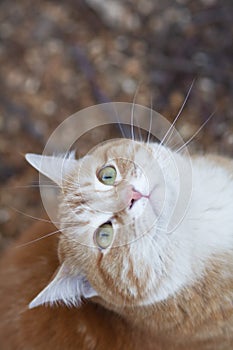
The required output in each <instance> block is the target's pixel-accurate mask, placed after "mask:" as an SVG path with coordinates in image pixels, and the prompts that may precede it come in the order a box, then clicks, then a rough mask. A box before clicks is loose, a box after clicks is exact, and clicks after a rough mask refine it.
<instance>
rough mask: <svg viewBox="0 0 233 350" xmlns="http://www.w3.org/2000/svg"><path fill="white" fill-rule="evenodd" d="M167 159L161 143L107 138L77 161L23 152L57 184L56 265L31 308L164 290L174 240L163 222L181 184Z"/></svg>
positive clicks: (134, 297) (127, 300) (149, 296)
mask: <svg viewBox="0 0 233 350" xmlns="http://www.w3.org/2000/svg"><path fill="white" fill-rule="evenodd" d="M172 157H173V155H171V153H170V151H169V150H167V149H166V148H165V147H163V146H162V147H160V146H159V145H157V144H145V143H142V142H136V141H132V140H127V139H120V140H111V141H108V142H105V143H103V144H102V145H99V146H97V147H96V148H95V149H94V150H92V151H91V152H90V153H89V154H88V155H86V156H85V157H83V158H82V159H79V160H76V159H74V156H73V154H71V156H69V157H66V158H64V157H54V156H51V157H50V156H40V155H34V154H28V155H27V156H26V158H27V160H28V161H29V162H30V163H31V164H32V165H33V166H34V167H35V168H36V169H38V170H39V171H40V172H41V173H43V174H44V175H46V176H47V177H49V178H50V179H52V180H53V181H54V182H56V183H57V184H58V185H59V187H60V188H61V195H60V214H59V221H60V223H59V228H60V230H61V234H60V236H59V238H60V240H59V252H58V253H59V258H60V262H61V265H60V268H59V270H58V272H57V274H56V276H55V277H54V279H53V280H52V282H51V283H49V285H48V286H47V287H46V288H45V289H44V290H43V291H42V292H41V293H40V294H39V295H38V296H37V297H36V298H35V299H34V300H33V301H32V302H31V304H30V307H35V306H37V305H40V304H44V303H53V302H57V301H63V302H65V303H66V304H74V305H78V304H79V302H80V300H81V298H82V297H84V298H91V297H96V298H97V299H96V300H97V301H98V298H101V300H102V301H104V302H106V303H107V304H109V305H110V304H114V305H117V306H119V307H122V306H123V305H128V306H130V305H131V306H132V305H134V306H135V305H146V304H150V303H152V302H154V301H155V299H162V298H163V297H162V295H165V294H169V291H168V290H166V293H165V292H164V290H163V288H164V283H165V282H164V281H165V280H168V279H169V278H170V277H171V276H170V275H169V274H170V273H171V271H172V270H173V266H172V261H173V248H172V245H173V244H174V242H172V241H171V239H170V237H169V236H168V235H167V234H166V225H167V221H168V219H169V218H170V214H171V211H172V208H173V206H174V202H175V198H176V194H177V191H178V187H179V186H178V174H177V169H176V165H174V162H172V161H171V159H172ZM165 284H166V283H165ZM99 300H100V299H99Z"/></svg>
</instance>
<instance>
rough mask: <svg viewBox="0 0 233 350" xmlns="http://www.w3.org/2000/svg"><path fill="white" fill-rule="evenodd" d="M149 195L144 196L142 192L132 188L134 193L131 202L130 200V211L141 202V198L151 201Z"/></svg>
mask: <svg viewBox="0 0 233 350" xmlns="http://www.w3.org/2000/svg"><path fill="white" fill-rule="evenodd" d="M149 197H150V196H149V195H144V194H142V193H141V192H139V191H137V190H135V188H132V192H131V200H130V205H129V209H132V208H133V206H134V204H135V203H136V202H137V201H138V200H140V199H141V198H148V199H149Z"/></svg>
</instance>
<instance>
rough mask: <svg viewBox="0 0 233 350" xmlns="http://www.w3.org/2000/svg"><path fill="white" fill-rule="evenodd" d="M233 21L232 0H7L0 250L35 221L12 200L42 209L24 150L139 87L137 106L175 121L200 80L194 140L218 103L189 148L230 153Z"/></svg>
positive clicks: (184, 129) (188, 124) (0, 51)
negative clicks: (70, 119) (84, 113)
mask: <svg viewBox="0 0 233 350" xmlns="http://www.w3.org/2000/svg"><path fill="white" fill-rule="evenodd" d="M232 23H233V4H232V0H221V1H217V0H163V1H159V0H121V1H120V0H118V1H117V0H109V1H104V0H80V1H78V0H76V1H75V0H68V1H45V0H41V1H26V0H20V1H18V2H16V1H1V2H0V61H1V66H0V67H1V68H0V89H1V92H0V247H1V248H2V247H3V246H5V244H6V243H7V242H8V241H10V240H11V239H13V238H14V237H16V236H17V234H18V233H19V232H20V231H22V229H23V228H25V227H27V226H29V225H30V224H31V223H32V222H33V221H34V220H33V219H30V218H28V217H27V216H25V215H24V214H22V213H19V212H17V211H16V210H15V209H13V208H12V207H14V208H16V209H17V210H20V211H22V212H23V213H25V214H27V215H33V216H36V217H42V216H43V215H44V214H43V207H42V205H41V201H40V196H39V191H38V188H37V187H36V183H37V181H38V176H37V174H36V172H35V171H34V170H32V169H31V167H30V166H29V165H27V164H26V162H25V160H24V158H23V154H24V153H26V152H35V153H36V152H42V151H43V147H44V145H45V143H46V140H47V138H48V137H49V135H50V133H51V132H52V131H53V130H54V129H55V128H56V126H58V124H59V123H61V122H62V121H63V120H64V119H65V118H67V117H68V116H69V115H71V114H73V113H75V112H77V111H78V110H80V109H82V108H85V107H88V106H91V105H94V104H97V103H102V102H107V101H128V102H132V101H133V98H134V95H135V91H136V90H137V87H138V86H139V89H138V93H137V96H136V102H137V103H139V104H143V105H146V106H148V107H150V105H151V99H152V101H153V108H154V109H155V110H156V111H158V112H159V113H161V114H163V115H164V116H166V117H167V118H168V119H169V120H173V119H174V118H175V116H176V114H177V112H178V110H179V107H180V106H181V104H182V102H183V100H184V98H185V95H186V93H187V91H188V89H189V87H190V84H191V82H192V80H193V79H194V78H196V81H195V85H194V87H193V89H192V92H191V96H190V98H189V100H188V103H187V105H186V108H185V109H184V111H183V113H182V116H181V118H180V119H179V121H178V123H177V127H178V129H179V130H180V132H181V134H182V135H183V137H184V138H185V139H188V138H189V137H191V136H192V135H193V134H194V132H195V131H196V130H197V129H198V128H199V127H200V125H201V124H202V123H204V122H205V120H206V119H207V118H208V117H209V115H210V114H211V113H212V112H213V111H214V110H216V109H217V111H216V113H215V116H214V118H213V119H212V120H211V121H210V122H208V124H207V125H206V127H205V128H204V129H203V130H202V132H201V133H200V134H199V135H198V137H197V138H196V139H195V140H194V141H193V142H192V147H193V149H197V150H204V151H205V150H209V151H211V152H220V153H222V154H226V155H230V156H232V155H233V151H232V147H233V106H232V96H233V79H232V78H233V45H232V44H233V43H232V41H233V40H232V38H233V26H232ZM139 83H141V84H140V85H139ZM83 147H84V148H85V145H84V146H83ZM23 186H29V188H27V187H23Z"/></svg>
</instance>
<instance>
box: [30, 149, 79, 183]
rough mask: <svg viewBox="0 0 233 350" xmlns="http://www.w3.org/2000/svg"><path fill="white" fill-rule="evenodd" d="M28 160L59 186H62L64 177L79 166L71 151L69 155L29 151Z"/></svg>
mask: <svg viewBox="0 0 233 350" xmlns="http://www.w3.org/2000/svg"><path fill="white" fill-rule="evenodd" d="M25 158H26V160H27V161H28V162H29V163H30V164H31V165H32V166H33V167H34V168H35V169H37V170H38V171H39V172H40V173H41V174H43V175H45V176H47V177H48V178H50V179H51V180H52V181H54V182H55V183H56V184H57V185H58V186H60V187H61V186H62V179H63V178H64V176H66V175H67V174H68V173H69V172H71V171H72V169H74V168H75V167H77V164H78V160H76V159H74V154H73V153H71V154H70V155H69V156H68V157H62V156H60V157H55V156H44V155H40V154H34V153H27V154H26V155H25Z"/></svg>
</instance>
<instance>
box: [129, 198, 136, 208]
mask: <svg viewBox="0 0 233 350" xmlns="http://www.w3.org/2000/svg"><path fill="white" fill-rule="evenodd" d="M134 202H135V199H131V201H130V206H129V209H131V208H132V206H133V204H134Z"/></svg>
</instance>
